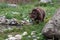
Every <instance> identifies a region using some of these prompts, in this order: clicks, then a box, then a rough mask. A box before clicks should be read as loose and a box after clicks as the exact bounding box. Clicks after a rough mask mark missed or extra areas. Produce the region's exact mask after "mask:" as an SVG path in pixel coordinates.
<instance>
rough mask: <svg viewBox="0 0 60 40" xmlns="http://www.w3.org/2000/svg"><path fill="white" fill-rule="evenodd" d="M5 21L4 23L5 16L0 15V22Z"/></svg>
mask: <svg viewBox="0 0 60 40" xmlns="http://www.w3.org/2000/svg"><path fill="white" fill-rule="evenodd" d="M5 23H6V18H5V16H0V24H5Z"/></svg>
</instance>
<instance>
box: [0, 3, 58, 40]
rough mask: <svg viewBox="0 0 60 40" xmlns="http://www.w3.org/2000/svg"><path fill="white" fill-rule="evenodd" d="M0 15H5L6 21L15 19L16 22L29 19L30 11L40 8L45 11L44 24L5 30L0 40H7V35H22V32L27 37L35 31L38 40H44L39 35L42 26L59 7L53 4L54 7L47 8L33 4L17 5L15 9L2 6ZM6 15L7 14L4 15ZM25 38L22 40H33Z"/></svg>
mask: <svg viewBox="0 0 60 40" xmlns="http://www.w3.org/2000/svg"><path fill="white" fill-rule="evenodd" d="M0 6H1V8H0V15H6V17H7V18H8V19H10V18H17V19H18V20H21V19H23V18H27V19H29V13H30V12H31V10H32V9H33V8H35V7H41V8H43V9H44V10H45V11H46V17H45V20H44V22H41V23H40V24H34V25H24V26H23V27H22V28H20V29H16V28H13V30H6V31H4V33H0V40H4V39H6V38H7V35H8V34H13V35H15V34H17V33H18V34H22V33H23V32H24V31H26V32H28V35H27V36H29V35H30V33H31V32H32V31H36V36H38V37H40V38H39V39H38V40H44V38H43V36H42V35H39V34H40V33H41V30H42V28H43V27H44V25H45V24H46V23H47V22H48V20H49V19H50V18H51V17H52V16H53V14H54V13H55V11H56V9H58V8H59V5H57V4H54V5H52V6H51V5H50V4H49V5H47V6H45V7H44V6H40V5H39V4H38V3H37V4H36V3H34V4H25V5H18V6H17V7H7V6H2V5H0ZM12 12H19V14H12ZM6 13H7V14H6ZM27 36H24V37H23V38H22V40H32V39H33V38H32V37H31V38H28V37H27Z"/></svg>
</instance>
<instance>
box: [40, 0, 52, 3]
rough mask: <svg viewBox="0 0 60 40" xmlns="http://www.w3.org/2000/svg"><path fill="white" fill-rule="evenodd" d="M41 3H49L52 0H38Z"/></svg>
mask: <svg viewBox="0 0 60 40" xmlns="http://www.w3.org/2000/svg"><path fill="white" fill-rule="evenodd" d="M40 2H41V3H51V2H52V0H40Z"/></svg>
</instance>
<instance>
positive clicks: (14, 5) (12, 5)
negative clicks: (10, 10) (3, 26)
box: [7, 4, 17, 7]
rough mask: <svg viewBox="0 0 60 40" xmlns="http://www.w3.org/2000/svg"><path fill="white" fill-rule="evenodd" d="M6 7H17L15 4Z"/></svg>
mask: <svg viewBox="0 0 60 40" xmlns="http://www.w3.org/2000/svg"><path fill="white" fill-rule="evenodd" d="M7 5H8V6H10V7H17V5H16V4H7Z"/></svg>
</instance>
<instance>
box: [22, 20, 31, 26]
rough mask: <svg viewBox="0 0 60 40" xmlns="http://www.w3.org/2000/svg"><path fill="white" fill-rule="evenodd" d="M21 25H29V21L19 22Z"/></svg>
mask: <svg viewBox="0 0 60 40" xmlns="http://www.w3.org/2000/svg"><path fill="white" fill-rule="evenodd" d="M21 24H22V25H30V24H31V23H30V21H29V20H21Z"/></svg>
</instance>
